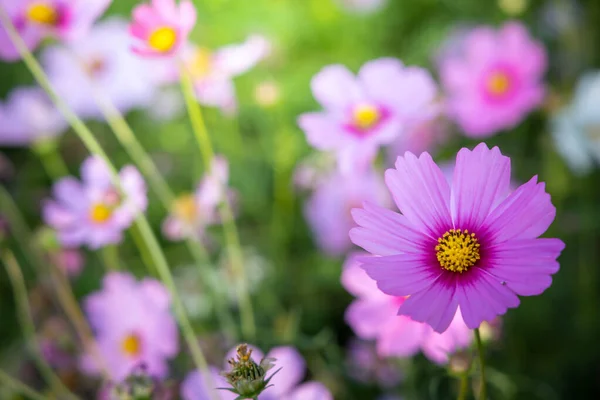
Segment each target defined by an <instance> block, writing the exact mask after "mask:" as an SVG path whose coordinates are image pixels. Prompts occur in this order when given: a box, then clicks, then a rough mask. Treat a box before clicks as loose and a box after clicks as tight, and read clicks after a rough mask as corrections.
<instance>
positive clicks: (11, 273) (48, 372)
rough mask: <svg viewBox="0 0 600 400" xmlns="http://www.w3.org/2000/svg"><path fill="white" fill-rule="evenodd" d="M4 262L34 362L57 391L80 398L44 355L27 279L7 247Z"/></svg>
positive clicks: (69, 396) (71, 397) (22, 328)
mask: <svg viewBox="0 0 600 400" xmlns="http://www.w3.org/2000/svg"><path fill="white" fill-rule="evenodd" d="M2 262H3V263H4V266H5V267H6V272H7V273H8V277H9V279H10V282H11V284H12V287H13V292H14V297H15V304H16V305H17V316H18V318H19V324H20V325H21V330H22V331H23V336H24V338H25V341H26V343H27V348H28V349H29V351H30V352H31V355H32V357H33V361H34V363H35V364H36V366H37V368H38V370H39V371H40V373H41V374H42V376H43V378H44V380H45V381H46V382H47V383H48V385H50V387H51V388H52V390H53V391H54V392H55V393H60V394H62V395H64V396H65V397H67V398H69V399H78V398H79V397H78V396H76V395H75V394H74V393H72V392H71V391H70V390H69V389H68V388H67V387H66V386H65V385H64V384H63V383H62V381H61V380H60V378H59V377H58V376H56V374H55V373H54V371H53V370H52V367H50V365H48V363H47V362H46V360H45V359H44V357H43V356H42V351H41V349H40V345H39V343H38V341H37V338H36V335H35V325H34V322H33V316H32V315H31V307H30V305H29V300H28V299H27V287H26V286H25V280H24V279H23V274H22V273H21V268H20V266H19V264H18V262H17V260H16V259H15V256H14V255H13V253H12V252H11V251H10V250H8V249H7V250H5V251H3V252H2Z"/></svg>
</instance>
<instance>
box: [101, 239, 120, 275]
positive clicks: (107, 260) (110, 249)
mask: <svg viewBox="0 0 600 400" xmlns="http://www.w3.org/2000/svg"><path fill="white" fill-rule="evenodd" d="M100 252H101V254H102V261H103V263H104V266H105V268H106V271H107V272H110V271H118V270H120V269H121V267H120V265H121V263H120V262H119V248H118V247H117V246H116V245H109V246H104V247H103V248H102V249H101V250H100Z"/></svg>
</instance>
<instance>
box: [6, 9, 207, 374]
mask: <svg viewBox="0 0 600 400" xmlns="http://www.w3.org/2000/svg"><path fill="white" fill-rule="evenodd" d="M0 21H1V22H2V25H4V27H5V28H6V31H7V33H8V36H9V37H10V39H11V41H12V42H13V44H14V45H15V47H16V48H17V49H18V51H19V53H20V55H21V56H22V58H23V61H24V62H25V64H26V65H27V67H28V68H29V70H30V71H31V73H32V74H33V75H34V77H35V78H36V80H37V81H38V83H39V85H40V86H41V87H42V88H43V89H44V90H46V92H48V95H49V96H50V98H51V99H52V100H53V101H54V103H55V104H56V106H57V108H58V110H59V111H60V112H61V113H62V114H63V116H64V117H65V119H66V120H67V121H68V122H69V123H70V124H71V126H72V127H73V130H74V131H75V133H76V134H77V135H78V136H79V138H80V139H81V141H82V142H83V143H84V145H85V146H86V148H87V149H88V150H89V151H90V152H91V153H92V154H94V155H96V156H98V157H100V158H101V159H102V160H104V161H105V162H106V165H107V166H108V167H109V169H110V171H111V175H112V179H113V182H114V183H115V185H116V186H117V187H119V188H120V187H121V185H120V182H119V177H118V174H117V171H116V169H115V167H114V165H113V164H112V163H111V161H110V159H109V158H108V156H107V155H106V153H105V152H104V150H103V149H102V147H101V146H100V144H99V143H98V141H97V140H96V138H95V137H94V134H93V133H92V132H91V131H90V130H89V129H88V127H87V126H86V125H85V124H84V123H83V121H81V119H79V117H77V116H76V115H75V114H74V113H73V111H72V110H71V109H70V108H69V106H67V105H66V103H65V102H64V101H63V100H62V99H61V98H60V97H58V95H57V94H56V92H55V91H54V89H53V88H52V85H51V84H50V82H49V80H48V77H47V76H46V74H45V73H44V71H43V70H42V68H41V66H40V65H39V63H38V62H37V60H36V59H35V58H34V57H33V55H32V54H31V52H30V51H29V49H27V46H26V45H25V43H24V42H23V40H22V39H21V37H20V36H19V34H18V33H17V31H16V30H15V27H14V25H13V24H12V22H11V20H10V18H9V17H8V16H7V15H6V12H5V11H4V10H3V9H2V8H1V7H0ZM136 223H137V224H138V226H139V227H140V232H141V236H142V238H143V239H144V241H145V242H146V243H147V244H148V249H149V250H150V253H151V254H152V258H153V260H154V262H155V264H156V267H157V270H158V273H159V275H160V278H161V280H162V281H163V283H164V284H165V286H166V287H167V289H168V290H169V292H170V294H171V298H172V300H173V308H174V311H175V316H176V318H177V321H178V323H179V325H180V327H181V329H182V333H183V336H184V338H185V340H186V342H187V345H188V347H189V348H190V351H191V353H192V359H193V360H194V363H195V364H196V366H197V367H198V369H199V370H200V371H207V369H208V365H207V362H206V359H205V357H204V353H203V352H202V349H201V348H200V346H199V344H198V342H197V341H196V338H195V336H194V333H193V330H192V327H191V324H190V321H189V319H188V317H187V314H186V312H185V308H184V306H183V303H182V302H181V298H180V297H179V293H178V292H177V288H176V287H175V284H174V282H173V277H172V275H171V272H170V269H169V266H168V264H167V261H166V259H165V256H164V254H163V252H162V250H161V249H160V247H159V244H158V240H157V239H156V236H155V235H154V233H153V232H152V229H151V228H150V224H149V223H148V220H147V219H146V217H145V216H144V215H143V214H138V215H137V217H136ZM208 375H209V376H208V379H209V380H212V377H210V374H208Z"/></svg>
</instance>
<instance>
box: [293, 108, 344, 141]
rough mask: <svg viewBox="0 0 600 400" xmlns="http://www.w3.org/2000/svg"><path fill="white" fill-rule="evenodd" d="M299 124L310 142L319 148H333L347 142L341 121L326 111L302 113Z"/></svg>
mask: <svg viewBox="0 0 600 400" xmlns="http://www.w3.org/2000/svg"><path fill="white" fill-rule="evenodd" d="M298 126H300V128H301V129H302V130H303V131H304V133H305V134H306V140H307V141H308V143H309V144H310V145H311V146H314V147H315V148H317V149H319V150H332V149H335V148H338V147H342V145H343V144H344V143H345V142H346V138H345V136H346V135H345V134H344V132H342V130H341V126H340V123H339V121H337V120H335V119H334V118H333V117H332V116H331V115H329V114H327V113H325V112H319V113H316V112H315V113H306V114H302V115H300V117H299V118H298Z"/></svg>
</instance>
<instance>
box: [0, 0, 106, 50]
mask: <svg viewBox="0 0 600 400" xmlns="http://www.w3.org/2000/svg"><path fill="white" fill-rule="evenodd" d="M111 1H112V0H0V7H2V8H3V9H4V10H5V11H6V12H7V13H8V15H9V17H10V19H11V20H12V23H13V25H14V26H15V28H16V29H17V31H18V33H19V35H20V36H21V38H23V40H24V41H25V44H26V45H27V48H29V49H30V50H34V49H35V48H36V47H37V46H38V44H39V43H40V41H41V40H42V39H44V38H45V37H47V36H51V37H55V38H58V39H62V40H72V39H75V38H78V37H81V36H85V34H86V33H87V31H88V30H89V29H90V28H91V26H92V25H93V23H94V22H95V21H96V19H98V18H99V17H100V16H101V15H102V14H103V13H104V11H105V10H106V8H107V7H108V6H109V4H110V3H111ZM20 58H21V56H20V55H19V52H18V51H17V49H16V48H15V47H14V46H13V44H12V42H11V40H10V38H9V36H8V33H7V32H6V30H5V29H4V27H3V26H2V25H0V59H3V60H6V61H15V60H18V59H20Z"/></svg>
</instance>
